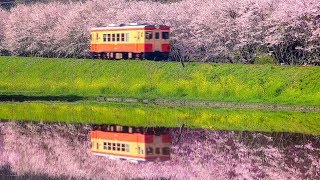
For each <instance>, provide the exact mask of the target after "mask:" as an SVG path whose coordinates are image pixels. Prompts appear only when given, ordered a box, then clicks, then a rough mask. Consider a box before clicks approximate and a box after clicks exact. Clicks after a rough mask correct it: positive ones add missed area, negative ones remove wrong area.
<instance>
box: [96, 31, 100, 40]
mask: <svg viewBox="0 0 320 180" xmlns="http://www.w3.org/2000/svg"><path fill="white" fill-rule="evenodd" d="M98 39H99V35H98V33H97V34H96V42H98Z"/></svg>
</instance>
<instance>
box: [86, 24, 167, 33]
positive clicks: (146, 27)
mask: <svg viewBox="0 0 320 180" xmlns="http://www.w3.org/2000/svg"><path fill="white" fill-rule="evenodd" d="M158 28H159V29H160V30H170V27H169V26H166V25H151V24H146V23H129V24H109V25H108V26H105V27H95V28H91V31H101V30H126V29H130V30H138V29H144V30H154V29H158Z"/></svg>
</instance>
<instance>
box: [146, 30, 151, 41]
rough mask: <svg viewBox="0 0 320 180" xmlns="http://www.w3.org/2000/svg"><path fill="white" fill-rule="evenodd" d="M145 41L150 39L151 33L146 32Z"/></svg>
mask: <svg viewBox="0 0 320 180" xmlns="http://www.w3.org/2000/svg"><path fill="white" fill-rule="evenodd" d="M146 39H152V31H147V32H146Z"/></svg>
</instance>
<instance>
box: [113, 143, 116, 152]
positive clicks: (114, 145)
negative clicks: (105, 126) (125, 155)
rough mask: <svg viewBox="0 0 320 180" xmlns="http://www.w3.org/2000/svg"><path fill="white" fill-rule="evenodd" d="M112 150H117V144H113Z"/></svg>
mask: <svg viewBox="0 0 320 180" xmlns="http://www.w3.org/2000/svg"><path fill="white" fill-rule="evenodd" d="M112 150H114V151H115V150H116V143H112Z"/></svg>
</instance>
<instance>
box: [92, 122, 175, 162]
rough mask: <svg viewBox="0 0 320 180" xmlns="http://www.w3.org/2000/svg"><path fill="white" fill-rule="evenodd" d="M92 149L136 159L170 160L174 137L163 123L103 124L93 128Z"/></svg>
mask: <svg viewBox="0 0 320 180" xmlns="http://www.w3.org/2000/svg"><path fill="white" fill-rule="evenodd" d="M90 139H91V152H93V154H95V155H99V156H105V157H108V158H110V159H119V160H128V161H132V162H136V163H139V162H148V161H167V160H170V149H171V138H170V136H169V134H168V129H167V128H163V127H148V128H146V127H128V126H118V125H101V126H95V127H93V130H92V131H91V132H90Z"/></svg>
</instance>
